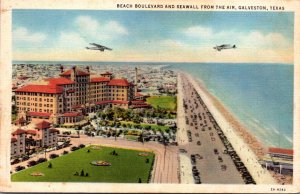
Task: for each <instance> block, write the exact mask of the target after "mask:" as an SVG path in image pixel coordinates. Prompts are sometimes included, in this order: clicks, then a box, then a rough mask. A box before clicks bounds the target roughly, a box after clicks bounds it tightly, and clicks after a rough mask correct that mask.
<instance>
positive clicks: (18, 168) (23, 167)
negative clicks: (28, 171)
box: [15, 166, 25, 171]
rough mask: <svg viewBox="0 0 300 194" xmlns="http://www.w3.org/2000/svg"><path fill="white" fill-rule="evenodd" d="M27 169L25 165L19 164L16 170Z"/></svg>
mask: <svg viewBox="0 0 300 194" xmlns="http://www.w3.org/2000/svg"><path fill="white" fill-rule="evenodd" d="M24 169H25V166H17V167H16V168H15V170H16V171H20V170H24Z"/></svg>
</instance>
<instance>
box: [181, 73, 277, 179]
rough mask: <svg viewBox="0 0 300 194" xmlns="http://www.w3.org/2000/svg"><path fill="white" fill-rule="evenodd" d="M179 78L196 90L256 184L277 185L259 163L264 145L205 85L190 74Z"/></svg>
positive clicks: (182, 74)
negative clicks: (182, 78)
mask: <svg viewBox="0 0 300 194" xmlns="http://www.w3.org/2000/svg"><path fill="white" fill-rule="evenodd" d="M179 76H184V77H186V78H187V79H188V80H189V82H190V83H191V84H192V85H193V87H194V88H195V89H196V91H197V92H198V94H199V95H200V96H201V98H202V99H203V101H204V103H205V104H206V106H207V107H208V109H209V111H210V112H211V114H212V116H213V117H214V119H215V120H216V122H217V123H218V124H219V126H220V127H221V129H222V131H223V133H224V134H225V135H226V137H227V138H228V140H229V142H230V143H231V144H232V146H233V148H234V149H235V151H236V153H237V154H238V155H239V156H240V158H241V160H242V162H243V163H244V164H245V166H246V167H247V169H248V171H249V172H250V174H251V176H252V177H253V178H254V180H255V181H256V183H257V184H276V181H275V179H274V178H273V177H272V176H271V175H270V173H269V172H268V171H267V170H266V169H264V168H262V167H261V165H260V164H259V162H258V160H259V159H260V158H261V157H262V156H263V155H264V153H265V148H264V147H263V146H262V144H261V143H260V142H258V141H257V140H256V139H255V137H254V136H252V135H251V134H250V133H249V132H247V130H246V129H245V128H244V127H243V126H242V125H241V124H240V123H239V122H238V121H237V119H235V118H234V116H233V115H232V114H231V113H230V112H229V111H227V110H226V108H225V107H224V106H223V105H222V104H221V103H220V102H219V101H218V100H217V99H216V98H215V97H214V96H212V95H211V94H210V93H209V92H208V91H207V90H206V88H205V87H204V86H203V84H201V83H200V82H199V81H196V80H195V79H193V78H192V77H191V76H190V75H188V74H185V73H180V74H179Z"/></svg>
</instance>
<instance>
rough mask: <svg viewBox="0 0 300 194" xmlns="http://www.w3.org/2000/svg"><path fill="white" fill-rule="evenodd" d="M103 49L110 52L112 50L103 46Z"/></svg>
mask: <svg viewBox="0 0 300 194" xmlns="http://www.w3.org/2000/svg"><path fill="white" fill-rule="evenodd" d="M103 48H104V49H106V50H109V51H111V50H112V49H111V48H108V47H106V46H103Z"/></svg>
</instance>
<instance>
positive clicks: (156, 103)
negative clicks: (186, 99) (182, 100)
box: [147, 96, 177, 111]
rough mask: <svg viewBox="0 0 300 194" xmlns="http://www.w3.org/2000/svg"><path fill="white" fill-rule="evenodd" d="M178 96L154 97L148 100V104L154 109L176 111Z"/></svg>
mask: <svg viewBox="0 0 300 194" xmlns="http://www.w3.org/2000/svg"><path fill="white" fill-rule="evenodd" d="M176 101H177V99H176V96H152V97H149V98H147V102H148V103H149V104H151V106H152V107H154V108H156V109H157V108H158V107H160V108H162V109H166V110H170V111H174V110H176V103H177V102H176Z"/></svg>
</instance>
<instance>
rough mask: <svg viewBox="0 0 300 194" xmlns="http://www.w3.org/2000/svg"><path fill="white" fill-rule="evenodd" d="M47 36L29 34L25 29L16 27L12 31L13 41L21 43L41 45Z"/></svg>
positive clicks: (37, 33)
mask: <svg viewBox="0 0 300 194" xmlns="http://www.w3.org/2000/svg"><path fill="white" fill-rule="evenodd" d="M46 38H47V34H44V33H41V32H29V31H28V29H27V28H25V27H18V28H16V29H14V30H13V40H14V41H15V42H18V43H21V42H26V43H41V42H43V41H45V40H46Z"/></svg>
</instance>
